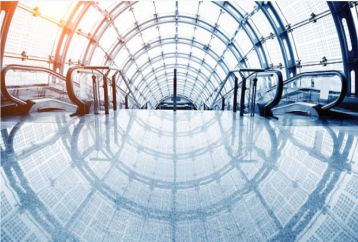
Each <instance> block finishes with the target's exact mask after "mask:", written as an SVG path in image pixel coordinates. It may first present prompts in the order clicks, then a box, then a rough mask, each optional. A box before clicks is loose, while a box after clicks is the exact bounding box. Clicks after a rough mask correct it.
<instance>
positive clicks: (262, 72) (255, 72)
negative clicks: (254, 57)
mask: <svg viewBox="0 0 358 242" xmlns="http://www.w3.org/2000/svg"><path fill="white" fill-rule="evenodd" d="M235 72H239V73H240V75H241V77H242V79H245V80H250V81H251V80H252V78H253V77H254V76H255V77H267V76H272V75H276V76H277V81H278V82H277V83H278V85H275V88H276V95H275V97H274V98H273V99H272V101H269V102H267V103H265V104H264V113H265V114H266V113H267V112H269V110H270V109H272V108H273V107H274V106H276V105H277V104H278V103H279V102H280V100H281V97H282V92H283V85H284V82H283V77H282V73H281V71H279V70H271V69H252V68H250V69H237V70H232V71H230V72H229V73H228V75H227V77H226V78H225V79H224V82H226V80H227V79H228V78H229V77H230V76H231V75H233V74H234V73H235ZM242 72H252V73H251V74H250V75H248V76H246V77H245V76H243V73H242ZM241 85H242V80H241V82H239V85H238V86H239V87H240V86H241ZM221 90H222V88H221V89H220V91H219V93H218V94H217V97H218V95H219V94H220V92H221ZM231 91H233V89H232V90H230V91H229V92H227V93H225V94H224V95H221V98H220V99H222V98H223V97H224V96H226V95H228V94H229V93H230V92H231ZM217 97H216V98H215V99H214V102H213V105H212V107H213V106H214V105H215V103H217V101H218V100H220V99H217Z"/></svg>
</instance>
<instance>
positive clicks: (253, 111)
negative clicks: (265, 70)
mask: <svg viewBox="0 0 358 242" xmlns="http://www.w3.org/2000/svg"><path fill="white" fill-rule="evenodd" d="M252 82H253V84H252V91H251V92H252V93H251V102H250V105H251V113H250V116H251V117H253V116H254V115H255V105H256V88H257V78H256V77H255V78H254V79H253V80H252Z"/></svg>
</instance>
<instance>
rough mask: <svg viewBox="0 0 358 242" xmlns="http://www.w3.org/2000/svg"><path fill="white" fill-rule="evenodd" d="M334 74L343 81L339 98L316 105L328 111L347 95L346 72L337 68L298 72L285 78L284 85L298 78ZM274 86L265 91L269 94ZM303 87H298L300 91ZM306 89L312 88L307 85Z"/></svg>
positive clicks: (317, 108) (317, 107)
mask: <svg viewBox="0 0 358 242" xmlns="http://www.w3.org/2000/svg"><path fill="white" fill-rule="evenodd" d="M332 76H336V77H338V78H339V80H340V83H341V88H340V91H339V92H337V94H338V95H337V98H335V99H333V100H331V101H328V103H327V104H322V105H321V104H317V105H316V106H315V109H316V110H317V112H318V113H319V112H322V111H327V110H329V109H331V108H333V107H336V106H338V105H339V104H340V103H342V101H343V100H344V98H345V96H346V92H347V82H346V77H345V76H344V74H343V73H342V72H340V71H336V70H329V71H313V72H304V73H300V74H297V75H296V76H294V77H291V78H289V79H287V80H285V81H284V82H283V85H284V87H285V86H288V85H289V84H291V83H293V82H295V81H297V80H300V79H303V78H317V77H322V78H325V77H332ZM273 88H274V87H273ZM273 88H270V89H268V90H267V91H265V93H266V94H267V93H269V92H271V91H273ZM303 89H304V88H297V90H298V91H299V90H303ZM306 89H311V88H309V87H307V88H306ZM263 95H265V94H263Z"/></svg>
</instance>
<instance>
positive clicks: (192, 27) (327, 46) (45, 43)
mask: <svg viewBox="0 0 358 242" xmlns="http://www.w3.org/2000/svg"><path fill="white" fill-rule="evenodd" d="M76 4H78V3H76V2H71V1H70V2H66V3H65V2H63V1H55V2H54V1H52V2H51V3H50V2H48V1H47V2H45V1H22V2H21V3H20V7H19V8H18V9H17V10H16V12H15V16H14V19H13V22H12V25H11V27H10V32H9V36H8V41H7V44H6V49H5V61H4V63H18V62H19V60H21V53H22V52H23V51H24V52H25V53H24V54H25V55H29V56H30V55H33V56H36V57H38V58H39V59H41V60H40V61H42V62H44V63H45V64H49V65H51V64H50V63H49V62H48V59H49V55H53V54H54V50H56V47H57V46H56V44H57V40H58V39H59V36H60V34H61V32H62V31H63V29H62V28H61V27H59V25H60V24H56V21H58V20H59V19H61V18H62V19H66V18H67V17H68V16H69V15H70V14H71V10H72V9H74V6H75V5H76ZM83 4H85V3H83ZM127 4H128V5H132V6H131V8H127V9H126V10H124V12H122V13H121V14H119V15H118V17H116V18H115V19H114V25H115V26H109V27H106V28H105V26H106V24H104V25H103V26H101V28H102V29H99V31H98V35H99V34H100V33H104V34H103V36H94V38H95V39H96V40H99V44H98V45H91V46H89V47H91V49H90V51H89V52H88V53H93V55H92V56H86V57H87V58H88V59H86V60H83V59H82V58H84V56H83V53H84V51H85V50H86V47H87V46H88V42H89V40H88V38H87V37H86V36H81V35H77V34H75V35H74V36H73V38H72V40H71V43H70V45H69V49H68V52H67V53H63V54H64V56H65V59H66V61H67V62H68V61H69V60H70V59H71V61H72V63H76V62H78V61H84V62H85V63H91V64H103V63H105V60H106V58H105V57H106V55H107V54H108V53H110V52H111V51H112V50H114V51H113V55H114V56H113V57H114V59H115V64H116V65H117V66H118V68H120V69H123V68H124V67H125V69H123V71H125V72H126V73H125V74H126V75H128V76H133V78H135V82H134V83H135V85H134V84H133V89H135V88H136V87H137V86H140V84H141V83H140V82H141V81H142V79H143V75H144V76H145V75H148V77H151V78H152V79H155V78H156V76H158V75H164V74H165V71H167V72H168V73H172V70H173V69H174V68H175V67H177V68H178V72H179V71H180V73H182V74H183V75H184V76H183V77H181V79H180V82H182V83H179V84H180V86H182V87H183V88H185V90H183V93H184V92H185V93H189V94H190V93H191V90H188V88H189V86H190V85H189V84H188V83H186V82H185V80H192V79H193V78H194V79H195V78H196V77H197V76H198V77H199V81H198V82H200V83H201V84H203V86H205V85H207V83H204V82H207V81H208V80H209V79H210V80H211V83H210V85H207V86H209V87H210V88H211V89H213V88H216V87H218V85H219V82H220V80H222V79H223V78H225V76H226V75H227V70H226V69H224V68H223V65H227V66H228V68H229V69H233V68H235V67H236V66H238V64H239V63H238V60H237V59H236V57H235V56H238V53H236V50H235V49H238V50H239V52H242V54H243V55H244V57H245V60H246V64H247V65H248V67H255V68H257V67H260V63H259V59H258V56H257V53H256V51H255V50H253V46H254V45H258V46H259V45H260V42H259V39H256V38H255V37H254V36H255V35H257V36H258V37H259V38H261V37H262V36H263V37H268V36H269V35H270V34H271V33H273V32H274V29H273V28H272V27H271V25H270V24H269V21H268V20H267V19H266V16H265V15H264V13H263V12H262V10H257V8H258V6H257V4H256V3H255V2H251V1H239V2H226V3H213V2H209V1H194V2H191V3H190V4H188V2H187V1H180V2H175V1H174V2H173V1H156V2H152V1H140V2H128V3H118V2H116V1H108V2H107V1H104V2H101V1H100V2H98V3H97V2H93V3H92V4H91V6H90V7H89V9H88V11H87V12H86V13H85V14H84V16H83V18H82V20H81V21H80V23H79V25H78V27H77V29H81V31H82V32H83V33H84V34H85V35H87V34H88V33H91V32H92V33H91V34H93V31H94V30H95V29H96V28H97V27H98V26H99V25H98V24H99V23H100V22H101V21H105V20H104V18H105V15H106V12H105V11H103V9H106V8H107V12H112V13H118V12H119V11H122V9H123V8H125V7H126V6H127ZM261 4H265V2H263V3H261ZM36 6H38V7H39V12H40V15H41V14H43V15H46V16H49V17H50V18H46V17H44V16H36V14H33V13H32V11H34V10H33V8H34V7H36ZM220 6H225V7H229V6H233V8H231V7H230V8H228V9H227V11H224V10H222V9H221V7H220ZM273 6H274V7H275V8H276V10H278V11H279V15H278V16H280V17H281V18H284V19H282V21H283V23H284V24H286V23H289V24H291V26H294V29H293V31H292V33H290V38H291V39H290V40H291V44H292V45H293V51H294V52H295V53H294V54H295V57H296V59H295V61H301V62H300V63H301V64H302V65H303V66H302V68H301V70H311V69H312V70H314V69H321V68H326V67H323V66H322V67H321V66H320V61H322V60H325V59H327V60H328V64H327V66H330V67H332V68H333V67H334V68H342V64H341V62H342V56H341V50H340V45H339V40H338V36H337V32H336V28H335V24H334V22H333V19H332V16H331V14H330V13H329V8H328V6H327V3H326V2H325V1H321V0H318V1H288V0H284V1H280V2H277V3H273ZM114 7H118V8H117V9H113V8H114ZM235 7H236V8H237V9H235ZM69 9H70V10H69ZM176 10H177V11H178V12H176ZM230 11H232V13H233V14H234V15H236V17H238V16H239V15H240V14H243V15H244V16H245V18H247V19H248V20H249V23H250V24H251V26H252V28H253V32H252V31H251V30H250V28H249V26H248V25H247V24H246V25H245V28H246V30H243V29H242V26H240V23H239V22H237V21H236V20H235V19H234V18H233V17H232V16H231V15H230V13H229V12H230ZM236 11H239V12H240V14H238V13H237V12H236ZM177 13H178V14H179V18H178V22H177V23H176V22H175V21H173V20H175V15H176V14H177ZM248 13H249V14H252V13H253V15H252V16H249V15H248ZM312 13H314V14H320V13H323V14H325V15H327V16H324V17H322V18H320V19H318V20H317V21H307V20H309V18H311V17H312V15H311V14H312ZM155 14H158V17H159V21H158V22H157V21H156V20H154V18H155ZM197 14H198V17H199V21H198V22H196V21H195V19H196V17H197ZM114 16H115V15H114V14H112V16H111V17H114ZM163 16H170V18H165V19H164V18H162V17H163ZM183 16H187V17H186V18H183ZM188 17H189V18H188ZM149 19H151V20H153V21H151V22H148V23H146V24H144V25H143V27H140V28H136V24H138V25H142V24H143V22H144V21H147V20H149ZM286 20H287V21H286ZM181 21H187V22H188V23H182V22H181ZM302 21H306V22H307V23H304V24H302ZM296 23H301V24H300V25H299V26H295V24H296ZM149 25H152V26H151V27H150V28H148V29H144V26H149ZM209 25H210V26H209ZM216 27H217V28H218V30H219V31H221V32H222V33H223V34H224V35H223V36H222V35H220V34H219V31H215V28H216ZM104 28H105V29H104ZM205 28H207V29H205ZM238 29H239V31H238V33H237V34H236V35H235V33H236V31H237V30H238ZM117 30H118V32H119V34H120V35H121V36H118V33H117ZM130 30H131V31H132V32H128V31H130ZM138 31H140V32H141V33H138ZM246 31H249V32H248V34H247V33H246ZM176 35H177V36H178V37H179V39H178V41H176V39H175V37H176ZM216 35H218V36H220V37H222V39H223V40H224V41H223V40H221V39H220V38H219V37H218V36H216ZM249 36H251V38H252V39H250V37H249ZM322 36H325V37H324V38H322ZM89 37H92V36H91V35H90V36H89ZM119 37H121V38H119ZM129 37H130V38H129ZM193 37H194V38H193ZM232 38H233V40H234V41H233V44H234V47H235V48H232V47H230V48H227V46H228V43H226V42H229V41H230V40H231V39H232ZM159 39H161V40H162V41H161V42H159ZM122 41H123V42H124V43H122ZM155 41H157V42H156V43H152V44H151V46H150V45H149V43H151V42H155ZM262 42H263V44H262V46H263V53H265V54H266V56H267V59H268V62H269V64H273V65H274V66H278V65H279V64H284V62H285V61H284V59H283V55H282V53H281V48H280V46H279V44H278V40H277V37H274V38H273V39H266V40H262ZM139 50H140V52H139V53H137V52H138V51H139ZM232 51H235V52H234V53H233V52H232ZM162 52H163V54H164V55H165V54H168V53H169V55H165V56H164V57H161V54H162ZM136 53H137V54H136ZM61 54H62V53H61ZM11 55H13V56H11ZM132 55H133V56H132ZM189 55H191V56H192V57H191V58H189ZM14 56H16V57H14ZM156 57H157V58H156ZM9 58H11V59H9ZM16 58H17V59H16ZM149 58H150V59H151V60H152V61H153V63H149ZM221 58H222V59H221ZM25 59H26V58H25ZM154 59H155V60H154ZM201 60H204V62H203V64H201ZM221 60H223V61H222V62H221ZM29 61H30V60H24V61H23V63H28V62H29ZM31 61H33V60H31ZM334 63H338V64H334ZM176 64H177V65H178V66H175V65H176ZM164 65H166V68H165V69H166V70H165V69H164V68H163V67H164ZM65 66H66V68H67V67H68V63H66V64H65ZM208 66H210V68H213V69H215V70H216V71H217V73H218V75H219V77H217V75H212V73H211V70H210V69H209V70H208ZM140 67H142V69H141V70H139V71H138V70H137V69H138V68H140ZM153 68H154V71H153ZM157 70H158V71H157ZM192 70H195V72H193V71H192ZM140 71H142V72H143V75H142V74H139V72H140ZM282 71H283V72H284V71H285V70H284V69H282ZM137 72H138V73H137ZM152 72H154V73H152ZM187 72H189V73H190V74H191V75H190V76H189V75H188V76H185V74H186V73H187ZM192 72H193V73H192ZM135 73H137V74H135ZM169 75H170V74H169ZM203 76H204V77H206V79H205V78H203ZM170 78H171V77H170ZM170 78H169V79H170ZM217 78H219V80H217ZM178 80H179V79H178ZM169 81H170V80H169ZM153 83H155V82H153ZM161 85H162V84H161ZM165 85H166V86H165V89H166V91H167V92H168V90H169V92H171V90H172V86H171V85H168V83H167V84H165ZM143 88H146V89H150V88H152V87H147V86H146V85H143ZM163 88H164V87H163ZM149 93H150V92H149ZM201 101H202V100H198V102H201Z"/></svg>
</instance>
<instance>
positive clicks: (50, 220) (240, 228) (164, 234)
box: [0, 110, 358, 242]
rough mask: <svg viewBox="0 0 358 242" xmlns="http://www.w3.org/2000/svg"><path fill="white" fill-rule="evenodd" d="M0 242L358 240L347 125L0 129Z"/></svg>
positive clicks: (351, 135) (138, 120)
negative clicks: (0, 136) (0, 241)
mask: <svg viewBox="0 0 358 242" xmlns="http://www.w3.org/2000/svg"><path fill="white" fill-rule="evenodd" d="M1 125H2V130H1V135H2V138H1V141H0V144H1V176H0V179H1V238H2V239H1V240H2V241H193V242H197V241H266V240H273V241H357V239H358V202H357V198H358V128H357V127H358V126H357V125H356V124H353V123H334V122H332V123H330V122H316V121H314V120H310V119H308V121H307V118H306V121H304V120H299V121H296V122H289V121H287V120H286V121H284V120H278V121H276V120H268V119H264V118H261V117H257V116H256V117H254V118H249V117H244V118H239V117H236V116H235V115H233V113H231V112H228V111H224V112H222V111H219V112H215V111H178V112H177V113H176V114H175V113H173V112H172V111H153V110H152V111H147V110H120V111H118V112H117V113H111V114H110V115H108V116H107V117H106V116H104V115H98V116H94V115H87V116H84V117H80V118H78V117H74V118H69V117H68V115H66V116H64V115H63V114H58V115H52V114H50V115H48V114H42V115H40V116H39V117H27V118H19V119H6V120H5V119H3V120H2V122H1Z"/></svg>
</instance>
